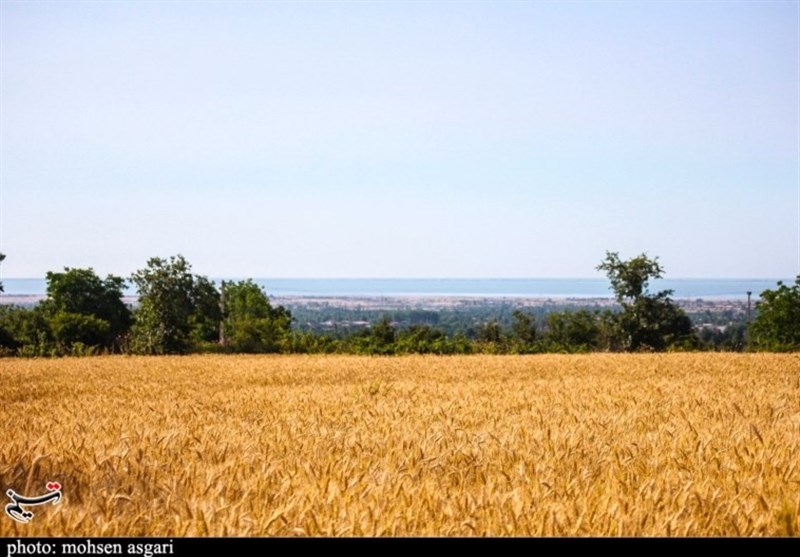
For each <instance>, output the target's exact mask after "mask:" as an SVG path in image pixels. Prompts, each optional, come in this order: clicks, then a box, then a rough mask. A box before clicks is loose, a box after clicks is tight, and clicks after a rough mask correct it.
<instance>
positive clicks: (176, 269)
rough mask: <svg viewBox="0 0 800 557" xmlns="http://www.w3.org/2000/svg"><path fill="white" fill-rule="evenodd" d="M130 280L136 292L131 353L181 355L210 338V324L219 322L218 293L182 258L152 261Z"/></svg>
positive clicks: (174, 257) (173, 257)
mask: <svg viewBox="0 0 800 557" xmlns="http://www.w3.org/2000/svg"><path fill="white" fill-rule="evenodd" d="M131 281H132V282H133V283H134V284H135V285H136V288H137V290H138V293H139V307H138V308H137V309H136V311H135V312H134V318H135V322H134V325H133V327H132V329H131V350H132V351H134V352H138V353H144V354H184V353H187V352H190V351H191V350H193V349H195V348H197V346H198V344H199V343H200V342H202V341H208V340H209V338H211V337H212V335H211V329H212V327H211V325H210V324H211V323H212V322H213V323H217V324H218V323H219V321H220V319H221V312H220V309H219V292H217V290H216V288H215V287H214V285H213V283H211V282H210V281H208V279H206V278H205V277H196V276H195V275H193V274H192V272H191V265H189V263H188V262H187V261H186V259H185V258H184V257H183V256H182V255H177V256H172V257H170V258H169V259H162V258H159V257H153V258H151V259H150V260H148V262H147V267H145V268H144V269H140V270H139V271H136V272H135V273H134V274H133V275H131ZM214 330H216V328H214Z"/></svg>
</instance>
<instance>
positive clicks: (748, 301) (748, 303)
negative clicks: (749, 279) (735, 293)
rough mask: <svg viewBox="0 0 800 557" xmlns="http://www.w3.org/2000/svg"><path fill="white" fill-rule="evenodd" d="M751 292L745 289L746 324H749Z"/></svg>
mask: <svg viewBox="0 0 800 557" xmlns="http://www.w3.org/2000/svg"><path fill="white" fill-rule="evenodd" d="M752 294H753V292H752V291H750V290H748V291H747V324H748V325H749V324H750V296H751V295H752Z"/></svg>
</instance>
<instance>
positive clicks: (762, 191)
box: [0, 0, 800, 278]
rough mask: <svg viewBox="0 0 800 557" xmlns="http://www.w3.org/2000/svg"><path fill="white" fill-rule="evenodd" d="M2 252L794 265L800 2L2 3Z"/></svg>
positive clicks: (112, 257)
mask: <svg viewBox="0 0 800 557" xmlns="http://www.w3.org/2000/svg"><path fill="white" fill-rule="evenodd" d="M0 18H1V21H0V28H1V29H0V30H1V31H2V39H1V40H0V43H1V44H0V46H1V47H2V52H1V53H0V62H1V63H2V68H1V69H0V77H2V83H0V92H1V93H2V106H1V107H0V116H2V130H0V136H1V139H2V146H1V147H0V154H1V155H2V169H1V174H2V192H1V194H0V195H1V198H0V215H1V216H0V219H1V220H0V232H1V233H2V239H1V240H0V251H2V252H4V253H6V254H7V259H6V261H5V262H4V263H3V266H2V274H3V276H4V277H6V278H11V277H41V276H44V274H45V273H46V272H47V271H49V270H60V269H61V268H63V267H64V266H70V267H94V269H95V270H97V271H98V272H99V273H101V274H105V273H115V274H120V275H123V276H127V275H128V274H130V273H131V272H132V271H134V270H136V269H139V268H141V267H143V266H144V264H145V262H146V261H147V259H148V258H149V257H151V256H162V257H166V256H169V255H173V254H177V253H181V254H183V255H184V256H185V257H186V258H187V259H188V260H189V261H190V262H191V263H192V264H193V267H194V270H195V272H198V273H201V274H207V275H210V276H216V277H221V276H230V277H595V276H597V277H599V276H601V274H600V273H598V272H597V271H595V266H596V265H597V264H598V263H599V262H600V260H601V259H602V257H603V255H604V253H605V251H606V250H612V251H619V252H620V254H621V255H622V256H623V257H629V256H633V255H636V254H638V253H640V252H647V253H648V254H650V255H654V256H659V258H660V261H661V262H662V264H663V265H664V266H665V268H666V271H667V277H671V278H678V277H775V278H792V277H794V276H795V275H796V274H798V272H800V119H799V114H798V113H799V110H800V90H799V88H800V73H799V71H798V67H799V62H798V50H799V48H800V45H799V43H798V29H799V28H800V14H799V13H798V3H797V2H792V1H781V2H769V1H757V2H756V1H754V2H746V1H745V2H727V1H720V2H684V1H680V2H679V1H675V2H601V1H598V2H413V3H409V2H380V3H379V2H335V1H328V2H291V3H268V2H241V3H233V2H190V1H183V2H181V1H175V2H124V1H116V2H68V1H58V2H27V1H26V2H9V1H5V0H3V1H2V5H1V7H0Z"/></svg>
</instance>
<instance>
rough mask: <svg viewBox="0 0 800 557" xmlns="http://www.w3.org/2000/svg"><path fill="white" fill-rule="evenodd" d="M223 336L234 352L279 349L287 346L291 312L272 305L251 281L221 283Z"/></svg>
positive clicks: (289, 343)
mask: <svg viewBox="0 0 800 557" xmlns="http://www.w3.org/2000/svg"><path fill="white" fill-rule="evenodd" d="M224 288H225V335H226V340H227V342H228V346H229V347H230V349H231V350H233V351H234V352H283V351H285V350H288V349H289V348H290V346H291V331H292V327H291V325H292V314H291V313H290V312H289V311H288V310H286V309H285V308H284V307H283V306H278V307H272V305H271V304H270V302H269V298H268V297H267V294H266V293H265V292H264V290H263V288H261V287H260V286H258V285H257V284H255V283H254V282H253V281H252V280H249V279H248V280H246V281H239V282H229V283H227V282H226V283H225V287H224Z"/></svg>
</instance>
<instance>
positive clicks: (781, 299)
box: [750, 276, 800, 352]
mask: <svg viewBox="0 0 800 557" xmlns="http://www.w3.org/2000/svg"><path fill="white" fill-rule="evenodd" d="M756 307H757V309H758V316H757V317H756V319H755V321H754V322H753V326H752V329H751V334H750V339H751V343H752V345H753V346H754V347H755V348H757V349H759V350H773V351H781V352H786V351H795V350H800V276H798V277H797V279H796V280H795V283H794V284H793V285H792V286H788V285H786V284H784V283H783V282H778V287H777V288H776V289H775V290H765V291H764V292H762V293H761V301H760V302H759V303H758V304H757V306H756Z"/></svg>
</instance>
